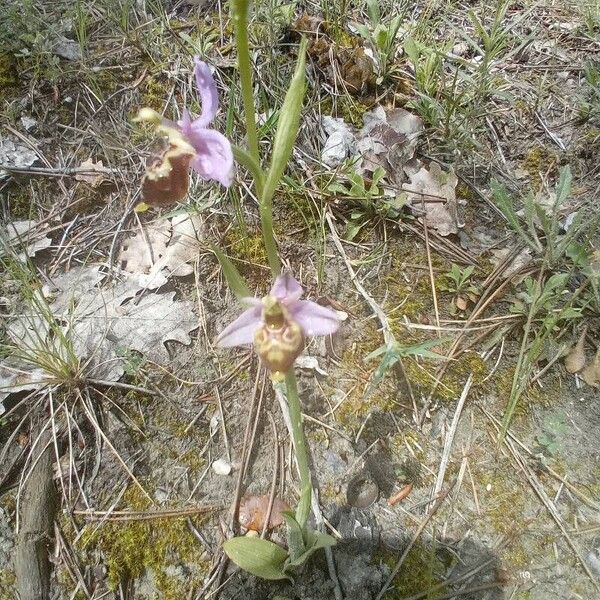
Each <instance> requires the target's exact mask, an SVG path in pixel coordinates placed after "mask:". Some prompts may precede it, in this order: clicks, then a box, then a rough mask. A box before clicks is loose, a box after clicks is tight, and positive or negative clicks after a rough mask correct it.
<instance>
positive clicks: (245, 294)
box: [209, 242, 252, 300]
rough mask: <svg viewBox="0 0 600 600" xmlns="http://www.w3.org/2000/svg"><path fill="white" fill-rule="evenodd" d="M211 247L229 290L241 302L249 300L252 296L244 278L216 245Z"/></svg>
mask: <svg viewBox="0 0 600 600" xmlns="http://www.w3.org/2000/svg"><path fill="white" fill-rule="evenodd" d="M209 245H210V249H211V250H212V251H213V252H214V254H215V256H216V257H217V260H218V261H219V264H220V265H221V268H222V269H223V275H225V279H226V280H227V285H229V289H230V290H231V291H232V292H233V293H234V294H235V296H236V298H238V299H239V300H241V299H242V298H249V297H250V296H252V293H251V292H250V289H249V288H248V286H247V285H246V282H245V280H244V278H243V277H242V276H241V275H240V273H239V271H238V270H237V268H236V266H235V265H234V264H233V263H232V262H231V260H230V259H229V257H228V256H227V255H226V254H225V253H224V252H223V251H222V250H221V249H220V248H219V247H218V246H216V245H215V244H212V243H210V242H209Z"/></svg>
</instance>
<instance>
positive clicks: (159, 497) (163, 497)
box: [154, 487, 169, 504]
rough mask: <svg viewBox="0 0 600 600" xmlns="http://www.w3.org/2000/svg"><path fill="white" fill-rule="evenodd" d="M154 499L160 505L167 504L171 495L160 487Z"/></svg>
mask: <svg viewBox="0 0 600 600" xmlns="http://www.w3.org/2000/svg"><path fill="white" fill-rule="evenodd" d="M154 498H156V501H157V502H158V503H160V504H162V503H163V502H166V501H167V500H168V499H169V493H168V492H167V490H165V488H161V487H159V488H157V489H156V491H155V492H154Z"/></svg>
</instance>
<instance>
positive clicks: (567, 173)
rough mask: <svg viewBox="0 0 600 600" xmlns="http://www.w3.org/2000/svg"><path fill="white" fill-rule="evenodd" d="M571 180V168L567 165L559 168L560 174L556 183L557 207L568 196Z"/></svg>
mask: <svg viewBox="0 0 600 600" xmlns="http://www.w3.org/2000/svg"><path fill="white" fill-rule="evenodd" d="M572 181H573V174H572V173H571V169H570V168H569V166H568V165H567V166H566V167H562V168H561V169H560V176H559V179H558V184H557V185H556V206H557V207H559V206H561V205H562V203H563V202H564V201H565V200H566V199H567V198H568V196H569V194H570V193H571V182H572Z"/></svg>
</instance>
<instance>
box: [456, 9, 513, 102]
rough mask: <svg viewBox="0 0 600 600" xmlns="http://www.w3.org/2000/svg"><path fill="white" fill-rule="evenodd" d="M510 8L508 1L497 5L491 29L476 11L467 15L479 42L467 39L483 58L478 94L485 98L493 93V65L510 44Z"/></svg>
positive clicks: (466, 37) (470, 11) (471, 11)
mask: <svg viewBox="0 0 600 600" xmlns="http://www.w3.org/2000/svg"><path fill="white" fill-rule="evenodd" d="M509 6H510V2H509V1H508V0H507V1H504V2H499V3H498V4H497V5H496V11H495V13H494V18H493V19H492V24H491V26H490V28H489V29H486V27H485V26H484V24H483V22H482V21H481V19H480V18H479V17H478V16H477V15H476V14H475V11H473V10H469V11H468V13H467V14H468V16H469V20H470V21H471V24H472V25H473V27H474V29H475V33H476V34H477V37H478V40H474V39H473V38H471V37H469V36H468V35H466V34H465V39H466V40H467V43H468V44H469V45H470V46H471V47H472V48H473V49H474V50H475V52H477V54H478V55H479V56H480V57H481V63H480V65H479V90H478V92H479V94H482V95H484V96H485V95H487V94H489V93H490V92H491V91H493V87H492V86H491V76H490V71H491V66H492V63H493V62H494V61H495V60H496V59H497V58H498V57H499V56H500V55H501V54H502V53H503V52H504V51H505V50H506V47H507V46H508V44H509V42H510V30H511V26H507V25H506V24H505V19H506V11H507V10H508V7H509ZM511 25H512V24H511Z"/></svg>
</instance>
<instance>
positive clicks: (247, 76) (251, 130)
mask: <svg viewBox="0 0 600 600" xmlns="http://www.w3.org/2000/svg"><path fill="white" fill-rule="evenodd" d="M249 4H250V2H249V0H232V2H231V7H232V12H233V28H234V31H235V44H236V46H237V52H238V69H239V72H240V83H241V86H242V100H243V102H244V118H245V120H246V134H247V135H248V149H249V151H250V155H251V156H252V158H253V159H254V161H255V162H256V163H258V164H260V154H259V152H258V135H257V133H256V115H255V109H254V93H253V90H252V65H251V64H250V45H249V43H248V7H249ZM259 195H260V194H259Z"/></svg>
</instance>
